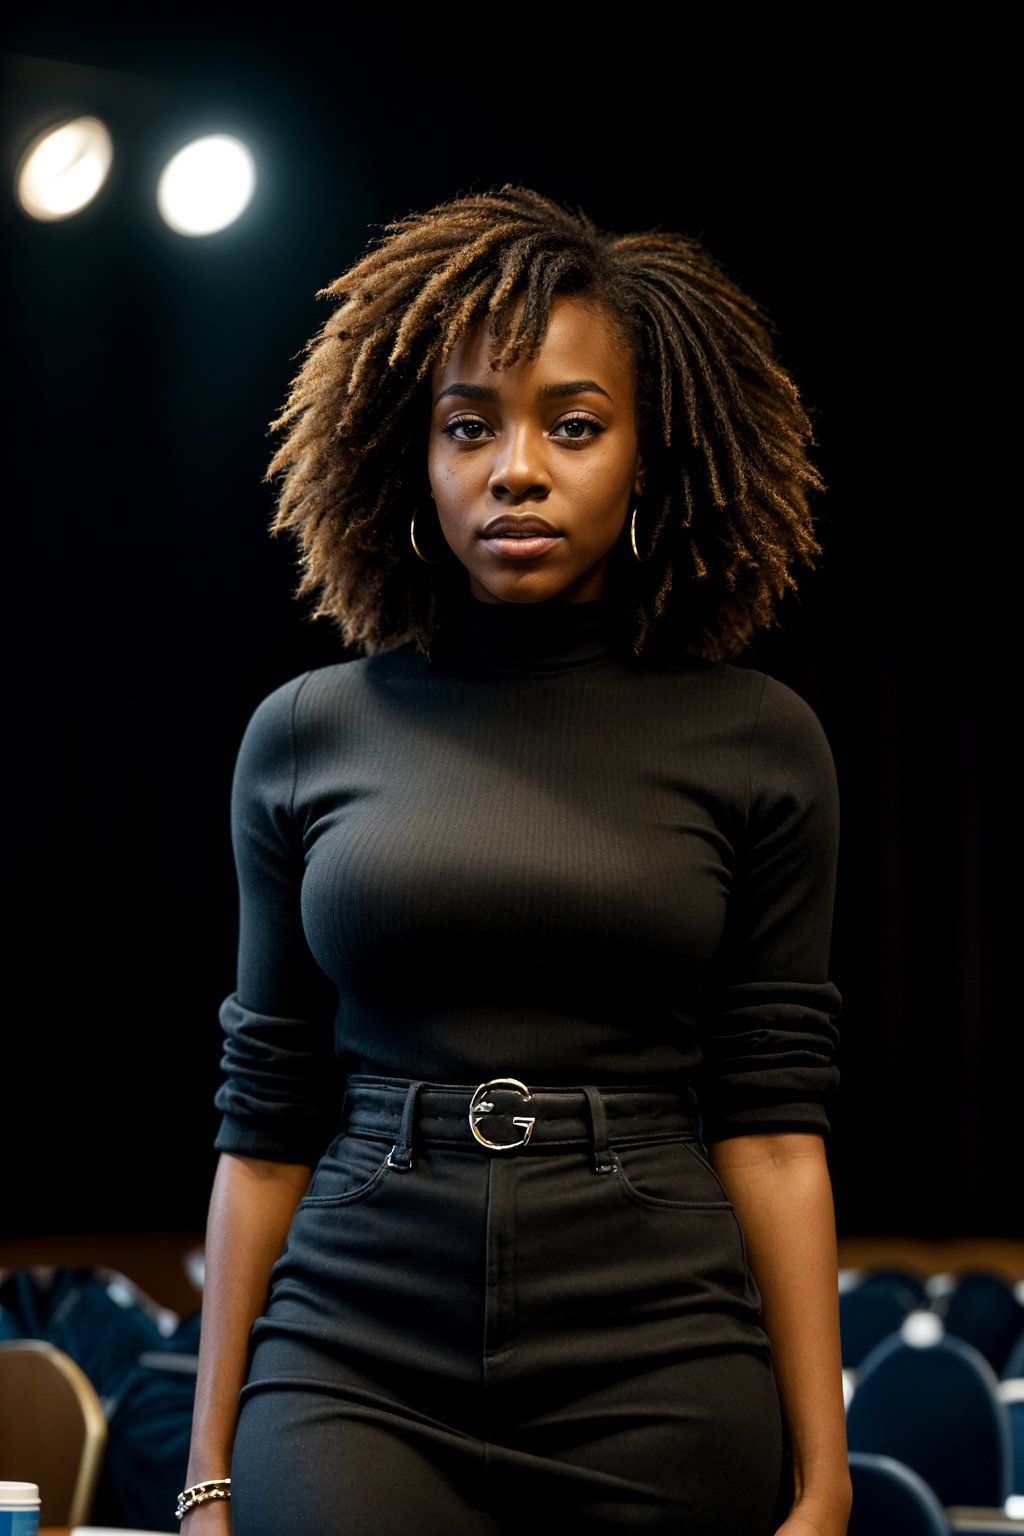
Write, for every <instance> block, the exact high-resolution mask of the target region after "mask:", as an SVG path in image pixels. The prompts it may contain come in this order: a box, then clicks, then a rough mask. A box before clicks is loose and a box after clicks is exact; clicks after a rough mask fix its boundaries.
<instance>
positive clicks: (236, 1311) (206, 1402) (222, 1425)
mask: <svg viewBox="0 0 1024 1536" xmlns="http://www.w3.org/2000/svg"><path fill="white" fill-rule="evenodd" d="M310 1173H311V1170H310V1169H309V1168H307V1167H305V1166H304V1165H302V1164H299V1163H274V1162H268V1161H264V1160H262V1159H260V1158H254V1157H239V1156H237V1155H235V1154H233V1153H228V1152H224V1153H222V1154H221V1157H220V1161H219V1162H218V1164H217V1173H216V1177H215V1178H214V1181H213V1193H212V1195H211V1197H210V1210H209V1217H208V1221H207V1229H206V1246H205V1250H204V1279H203V1302H202V1327H201V1330H200V1338H199V1369H198V1375H197V1379H196V1398H195V1410H194V1414H193V1420H192V1442H191V1448H190V1452H189V1460H188V1471H187V1473H186V1486H188V1487H192V1486H193V1485H194V1484H195V1483H198V1482H203V1481H204V1480H205V1479H207V1478H216V1477H228V1476H230V1473H231V1447H232V1443H233V1441H234V1434H235V1422H236V1419H237V1414H238V1394H239V1392H240V1391H241V1389H242V1385H243V1383H244V1381H245V1373H246V1367H247V1364H248V1351H249V1330H250V1328H251V1327H252V1324H253V1323H254V1321H255V1320H256V1318H257V1317H258V1316H259V1315H260V1313H261V1312H262V1310H263V1307H264V1303H265V1302H266V1298H267V1289H268V1286H269V1283H270V1271H271V1269H272V1268H273V1266H274V1263H275V1262H276V1260H277V1259H278V1258H279V1257H280V1254H281V1250H282V1249H283V1247H284V1242H285V1237H286V1236H287V1233H288V1227H289V1225H290V1223H291V1219H292V1217H293V1216H294V1214H295V1210H296V1207H297V1206H298V1204H299V1201H300V1200H301V1199H302V1196H303V1195H304V1193H305V1191H306V1189H307V1187H308V1185H309V1179H310ZM230 1510H231V1506H230V1504H229V1503H228V1502H226V1501H223V1500H220V1499H217V1500H211V1501H210V1502H208V1503H205V1504H200V1505H197V1506H196V1508H195V1509H193V1510H190V1511H189V1513H188V1514H187V1515H185V1516H184V1519H183V1522H182V1529H183V1530H184V1529H185V1528H186V1527H187V1529H188V1532H189V1536H200V1533H201V1532H202V1533H208V1536H213V1533H215V1532H217V1533H223V1532H228V1531H230V1529H231V1521H230Z"/></svg>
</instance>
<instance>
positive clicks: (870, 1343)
mask: <svg viewBox="0 0 1024 1536" xmlns="http://www.w3.org/2000/svg"><path fill="white" fill-rule="evenodd" d="M916 1306H917V1297H916V1295H915V1293H914V1292H913V1291H912V1290H911V1289H909V1287H907V1286H904V1285H903V1284H902V1283H901V1282H899V1281H894V1282H893V1283H892V1284H888V1283H883V1282H882V1281H881V1280H870V1281H865V1282H864V1283H863V1284H860V1285H855V1286H853V1287H851V1288H850V1289H849V1290H843V1291H840V1293H839V1338H840V1343H841V1345H842V1351H843V1368H844V1369H845V1370H854V1371H855V1370H857V1369H858V1367H859V1366H860V1364H861V1362H862V1360H863V1359H864V1357H865V1355H866V1354H867V1353H868V1351H869V1350H872V1349H874V1347H875V1345H876V1344H880V1343H881V1342H882V1340H883V1339H887V1338H888V1337H889V1335H890V1334H891V1333H898V1332H899V1328H900V1324H901V1323H902V1322H903V1320H904V1319H905V1318H906V1317H907V1316H908V1315H909V1313H911V1312H912V1311H913V1310H914V1308H915V1307H916Z"/></svg>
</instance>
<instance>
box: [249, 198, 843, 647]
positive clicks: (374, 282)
mask: <svg viewBox="0 0 1024 1536" xmlns="http://www.w3.org/2000/svg"><path fill="white" fill-rule="evenodd" d="M562 295H571V296H573V297H576V298H583V299H585V300H587V301H588V302H593V303H594V304H595V305H597V306H599V307H600V309H601V310H602V311H603V312H604V313H605V314H606V315H607V316H608V318H609V320H610V322H611V323H612V325H613V326H614V327H615V328H616V329H617V331H618V332H619V333H620V334H621V336H622V339H623V341H624V342H625V344H626V345H627V346H628V347H629V348H630V350H631V352H632V355H633V357H634V359H635V363H636V371H637V402H638V405H637V416H638V421H637V427H638V435H639V443H640V451H641V453H642V455H643V461H644V465H645V484H644V495H643V499H642V501H641V502H640V504H639V507H638V515H637V518H636V539H637V545H636V550H637V552H638V553H639V554H640V555H641V559H640V560H639V561H638V560H637V559H635V558H634V553H633V552H631V549H630V543H629V539H628V537H624V539H623V540H622V541H620V546H617V547H616V550H615V551H613V556H614V561H613V563H610V566H609V579H608V591H609V595H610V596H612V595H614V598H615V602H616V604H617V609H618V612H619V616H620V622H621V624H622V626H623V629H624V633H625V635H626V636H627V637H628V641H629V644H630V646H631V647H632V650H633V651H634V652H635V654H636V655H638V656H639V655H641V654H643V653H646V652H648V651H650V650H652V649H654V648H656V646H657V645H658V643H659V641H661V642H662V643H666V642H667V643H669V644H671V645H674V646H680V645H681V646H685V647H688V648H690V649H691V650H695V651H697V652H698V653H700V654H703V655H705V656H707V657H710V658H713V659H714V658H721V657H724V656H727V655H730V654H735V653H737V652H739V651H741V650H742V649H743V648H744V647H745V646H746V645H747V644H748V643H749V642H750V640H751V638H752V636H753V634H754V632H755V631H757V630H760V629H765V628H768V627H770V626H772V625H773V624H775V623H776V622H777V610H778V606H779V604H780V601H781V599H782V597H783V596H784V594H785V593H786V592H787V591H788V590H790V589H792V588H795V586H796V581H795V577H794V571H795V569H796V567H797V566H799V565H803V566H805V567H810V566H813V564H814V563H815V559H816V557H817V556H818V555H819V554H820V552H821V551H820V547H819V544H818V542H817V539H816V536H815V532H814V528H813V524H812V519H811V515H810V511H809V507H808V498H809V495H810V493H811V492H813V491H817V490H821V489H823V482H822V480H821V477H820V476H819V473H818V471H817V470H816V469H815V467H814V466H813V465H812V464H811V462H810V461H809V459H808V456H807V448H808V446H809V445H810V444H812V443H813V435H812V430H811V425H810V421H809V418H808V415H807V413H806V412H805V410H804V408H803V406H802V405H801V402H800V399H799V396H798V394H797V390H796V387H795V385H794V384H793V382H792V380H791V379H790V378H789V376H788V374H787V373H786V371H785V370H784V369H783V368H782V367H781V366H780V364H779V362H778V360H777V358H776V356H775V353H774V350H773V343H772V338H771V333H770V330H769V325H768V322H767V320H766V319H765V317H764V316H763V315H762V313H761V312H760V310H759V309H758V307H757V305H756V303H755V302H754V300H752V299H751V298H750V297H749V296H748V295H747V294H745V293H743V292H742V291H740V289H739V288H737V286H736V285H735V284H734V283H733V282H732V281H731V280H730V279H729V278H728V277H726V275H725V274H724V273H723V272H722V271H721V269H720V268H719V266H718V265H717V263H716V262H715V260H714V259H713V258H712V257H711V256H710V254H709V253H708V252H707V251H706V250H705V249H704V248H703V246H702V245H701V244H700V243H699V242H698V241H696V240H694V239H692V238H690V237H688V236H684V235H681V234H673V233H666V232H662V231H661V230H657V229H654V230H648V231H644V232H639V233H633V234H622V235H617V234H609V233H606V232H603V231H601V230H599V229H598V228H597V226H596V225H595V224H594V223H592V221H591V220H590V219H589V218H588V217H587V216H586V215H585V214H584V213H582V212H581V211H579V210H578V209H571V208H568V207H566V206H562V205H559V204H557V203H556V202H554V201H552V200H551V199H549V198H547V197H545V196H542V195H541V194H540V193H538V192H535V191H531V190H530V189H528V188H525V187H519V186H503V187H501V188H499V189H497V190H493V191H490V192H487V193H482V194H469V195H464V196H461V197H458V198H456V199H454V200H453V201H450V202H446V203H441V204H439V205H437V206H435V207H434V208H432V209H430V210H429V211H428V212H425V213H418V214H409V215H408V216H406V217H404V218H401V219H398V220H396V221H394V222H392V223H390V224H387V225H385V226H383V232H382V233H381V235H380V236H379V237H377V238H375V239H374V240H372V241H371V242H370V244H369V246H368V247H367V249H366V251H365V253H364V254H363V255H362V256H361V257H360V258H359V259H358V260H357V261H356V262H355V263H354V265H352V266H351V267H350V268H349V269H348V270H347V271H346V272H344V273H343V274H342V276H341V277H339V278H337V279H336V280H335V281H334V282H333V283H331V284H330V285H329V286H328V287H326V288H324V289H321V290H320V292H319V294H318V297H320V298H330V299H334V300H336V301H338V302H337V304H336V307H335V309H334V311H333V313H332V315H331V317H330V318H329V319H328V320H327V321H326V323H325V324H324V325H323V327H322V328H321V329H320V331H319V332H318V333H317V334H316V335H315V336H314V337H313V338H312V340H311V341H310V342H309V343H308V344H307V346H306V348H305V349H304V360H303V362H302V364H301V366H300V369H299V371H298V373H297V374H296V375H295V378H294V380H293V381H292V384H291V386H290V389H289V392H288V395H287V398H286V401H285V404H284V406H283V408H282V409H281V411H280V413H279V414H278V415H277V417H276V418H275V419H274V420H273V421H272V422H271V424H270V425H271V430H272V431H273V432H276V433H278V434H280V445H279V447H278V448H277V451H276V452H275V453H274V455H273V458H272V459H271V462H270V464H269V467H268V469H267V473H266V479H267V480H268V481H271V480H274V479H277V480H278V481H279V489H278V495H277V503H276V511H275V515H274V517H273V520H272V522H271V529H272V532H273V533H275V534H278V533H282V532H287V533H288V534H290V535H292V536H293V537H294V538H295V540H296V542H297V544H298V548H299V570H300V579H299V582H298V586H297V589H296V596H297V597H300V598H301V597H312V598H313V599H315V605H314V610H313V611H314V616H315V617H327V618H330V619H332V620H333V621H334V622H335V624H336V625H337V626H338V628H339V629H340V631H341V636H342V639H343V641H344V642H345V644H346V645H347V646H349V647H352V648H355V649H360V650H362V651H364V652H366V653H369V652H373V651H377V650H381V649H386V648H389V647H391V646H394V645H397V644H404V643H412V644H414V645H415V646H417V647H418V648H419V649H420V650H423V651H428V650H429V649H430V647H431V646H432V645H433V644H434V643H435V642H437V641H438V640H439V639H440V638H441V637H442V636H443V634H444V632H445V629H446V626H447V624H448V623H449V621H450V619H451V617H452V616H453V614H454V612H455V611H457V608H458V606H459V604H460V602H461V601H462V599H463V597H464V594H465V590H466V585H465V573H464V572H463V570H462V568H461V566H459V565H458V562H457V561H455V559H454V557H451V558H450V559H448V560H447V561H442V562H440V563H438V564H433V565H431V566H429V567H428V566H427V565H425V564H424V563H422V561H421V560H418V559H417V558H416V555H415V553H414V551H413V549H412V546H411V543H410V538H409V529H410V524H411V521H412V518H413V516H414V514H415V511H416V509H417V507H418V506H419V505H420V504H421V503H423V504H428V501H429V486H428V484H427V478H426V434H427V423H428V421H429V387H430V376H431V372H432V370H433V369H434V367H435V366H436V365H438V364H439V363H443V361H444V360H445V359H446V357H447V356H448V353H449V352H450V350H451V349H452V348H453V347H454V346H455V344H456V343H457V342H458V341H459V340H460V339H461V338H462V337H464V336H465V335H466V334H467V332H469V331H471V330H472V329H474V328H475V327H477V326H478V325H486V326H487V327H488V330H489V334H490V337H491V364H492V366H493V367H494V368H496V369H501V368H506V367H509V366H511V365H512V364H514V363H515V362H517V361H518V360H519V359H521V358H527V359H528V358H531V357H534V356H535V355H536V354H537V352H538V350H539V348H540V346H541V344H542V342H543V339H544V335H545V332H546V329H547V325H548V319H549V315H550V312H551V306H552V303H553V301H554V300H555V299H556V297H558V296H562Z"/></svg>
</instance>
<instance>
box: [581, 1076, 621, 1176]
mask: <svg viewBox="0 0 1024 1536" xmlns="http://www.w3.org/2000/svg"><path fill="white" fill-rule="evenodd" d="M583 1092H584V1093H585V1094H586V1096H587V1103H588V1104H589V1105H590V1129H591V1138H592V1143H593V1148H594V1172H595V1173H614V1172H615V1159H614V1157H613V1156H612V1149H611V1147H610V1146H609V1144H608V1120H607V1117H606V1116H605V1112H604V1100H603V1099H602V1097H601V1095H600V1093H599V1092H598V1091H597V1089H596V1088H584V1090H583Z"/></svg>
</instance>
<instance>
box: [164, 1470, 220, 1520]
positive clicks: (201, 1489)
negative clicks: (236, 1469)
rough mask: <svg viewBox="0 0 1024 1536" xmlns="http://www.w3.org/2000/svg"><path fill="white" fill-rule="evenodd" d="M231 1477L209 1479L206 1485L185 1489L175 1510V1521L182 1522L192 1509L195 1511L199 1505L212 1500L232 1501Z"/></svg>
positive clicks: (193, 1485)
mask: <svg viewBox="0 0 1024 1536" xmlns="http://www.w3.org/2000/svg"><path fill="white" fill-rule="evenodd" d="M230 1497H231V1479H230V1477H208V1478H207V1479H206V1481H205V1482H204V1483H193V1484H192V1487H191V1488H183V1489H182V1490H181V1492H180V1493H179V1494H178V1502H177V1504H176V1505H175V1509H174V1518H175V1520H180V1519H181V1517H182V1515H187V1514H188V1512H189V1510H190V1509H195V1507H196V1505H197V1504H206V1503H207V1502H208V1501H209V1500H210V1499H230Z"/></svg>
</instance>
